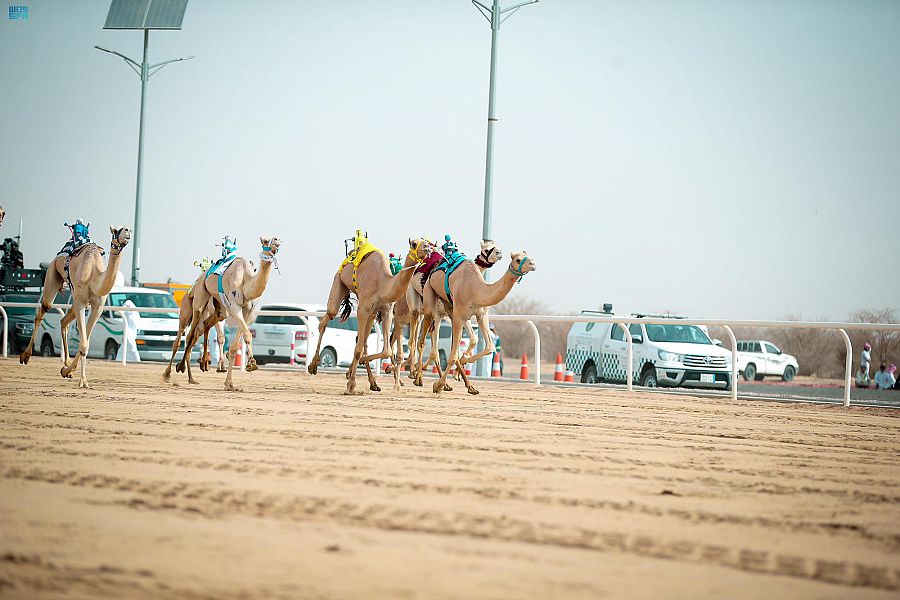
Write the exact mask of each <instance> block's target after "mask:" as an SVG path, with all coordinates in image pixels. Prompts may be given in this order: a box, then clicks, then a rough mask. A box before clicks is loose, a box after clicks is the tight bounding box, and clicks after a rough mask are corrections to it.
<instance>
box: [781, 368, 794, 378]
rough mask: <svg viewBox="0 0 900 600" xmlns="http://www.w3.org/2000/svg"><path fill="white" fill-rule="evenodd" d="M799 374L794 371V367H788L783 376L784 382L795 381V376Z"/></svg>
mask: <svg viewBox="0 0 900 600" xmlns="http://www.w3.org/2000/svg"><path fill="white" fill-rule="evenodd" d="M796 374H797V373H796V372H795V371H794V367H792V366H791V365H788V366H786V367H785V368H784V375H782V376H781V380H782V381H792V380H793V379H794V375H796Z"/></svg>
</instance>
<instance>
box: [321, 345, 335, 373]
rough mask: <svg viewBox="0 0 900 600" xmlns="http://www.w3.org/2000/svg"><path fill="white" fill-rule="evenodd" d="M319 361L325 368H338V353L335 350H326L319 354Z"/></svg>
mask: <svg viewBox="0 0 900 600" xmlns="http://www.w3.org/2000/svg"><path fill="white" fill-rule="evenodd" d="M319 361H320V362H319V364H320V365H321V366H323V367H327V368H329V369H331V368H334V367H336V366H337V352H335V351H334V348H325V349H324V350H322V352H321V353H320V354H319Z"/></svg>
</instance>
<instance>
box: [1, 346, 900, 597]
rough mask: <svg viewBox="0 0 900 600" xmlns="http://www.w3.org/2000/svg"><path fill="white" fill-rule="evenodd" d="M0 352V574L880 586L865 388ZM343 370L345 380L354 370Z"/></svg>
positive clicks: (44, 578)
mask: <svg viewBox="0 0 900 600" xmlns="http://www.w3.org/2000/svg"><path fill="white" fill-rule="evenodd" d="M58 370H59V363H58V362H57V361H55V360H42V359H39V358H37V359H33V362H32V364H30V365H28V366H27V367H20V366H19V365H18V364H16V362H15V361H13V360H11V359H10V360H2V359H0V414H2V422H0V595H4V594H6V595H10V596H13V597H28V598H32V597H86V598H87V597H90V598H98V597H172V598H243V597H271V598H294V597H304V598H377V597H413V598H426V597H428V598H430V597H436V598H509V597H535V598H554V597H559V598H573V597H592V598H596V597H630V598H636V597H661V596H665V597H685V598H687V597H697V596H706V597H717V598H718V597H758V598H771V597H773V595H775V596H781V597H787V596H789V597H815V598H845V597H848V596H850V595H852V596H854V597H872V598H889V597H891V598H896V597H897V594H898V589H900V442H898V439H897V432H898V425H900V420H898V417H896V416H894V415H896V414H897V413H896V412H891V411H888V410H878V409H862V408H851V409H850V410H844V409H842V408H838V407H824V406H798V405H782V404H771V403H759V402H739V403H737V404H733V403H731V402H729V401H725V400H711V399H698V398H688V397H682V396H678V397H673V396H662V395H653V396H649V397H648V396H646V395H644V396H642V395H640V394H637V395H635V396H634V397H632V398H628V397H626V396H625V394H624V393H623V392H618V391H609V390H575V389H571V390H570V389H566V390H562V389H553V390H550V389H540V390H538V389H535V388H533V387H529V386H523V385H520V384H480V387H481V389H482V394H481V395H480V396H478V397H472V396H469V395H467V394H465V393H464V391H463V392H460V391H459V390H464V388H463V387H462V386H461V385H458V386H457V388H456V390H454V391H453V392H451V393H448V394H444V395H442V396H441V397H440V399H437V398H435V397H434V396H433V395H432V394H431V392H430V388H425V389H419V388H413V387H412V386H409V385H408V386H406V387H405V388H404V389H403V390H402V391H401V392H400V393H394V392H391V391H389V390H390V387H391V386H390V381H389V380H388V378H386V377H382V378H381V382H382V387H384V388H385V391H383V392H381V393H378V394H373V393H366V395H363V396H358V397H353V398H348V397H344V396H340V395H339V392H340V391H341V390H342V389H343V386H344V380H343V378H342V377H341V376H336V375H319V376H318V377H311V376H309V375H306V374H305V373H299V372H298V373H271V372H270V373H265V372H256V373H253V374H247V373H241V374H239V375H238V376H237V382H238V385H242V386H243V387H244V389H245V391H244V392H243V393H225V392H224V391H222V390H221V389H220V386H221V383H222V376H221V375H217V374H213V373H205V374H200V379H201V385H199V386H188V385H186V384H185V383H184V380H183V379H182V378H177V379H176V381H178V382H179V383H181V385H180V386H173V385H171V384H162V383H161V382H160V378H159V374H160V372H161V370H162V369H161V367H160V366H159V365H139V366H137V365H130V366H129V367H128V368H127V369H122V368H121V367H120V366H118V365H110V364H105V363H102V362H100V361H91V363H90V370H89V376H90V377H91V383H92V385H93V386H94V389H92V390H78V389H77V388H76V383H77V382H76V381H75V380H68V381H64V380H62V379H61V378H60V377H59V376H58ZM363 380H364V378H363V379H362V380H361V382H360V383H361V387H364V386H363V384H362V381H363Z"/></svg>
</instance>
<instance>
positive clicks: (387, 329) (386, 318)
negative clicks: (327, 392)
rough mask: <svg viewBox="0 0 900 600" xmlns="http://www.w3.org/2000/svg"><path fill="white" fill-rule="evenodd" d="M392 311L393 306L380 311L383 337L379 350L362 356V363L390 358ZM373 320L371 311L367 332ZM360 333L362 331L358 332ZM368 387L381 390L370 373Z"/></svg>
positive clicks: (373, 316) (374, 390)
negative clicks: (370, 321) (370, 320)
mask: <svg viewBox="0 0 900 600" xmlns="http://www.w3.org/2000/svg"><path fill="white" fill-rule="evenodd" d="M393 312H394V311H393V307H389V308H388V309H387V310H382V311H381V315H382V319H381V333H382V335H381V337H382V339H383V343H382V348H381V352H378V353H376V354H369V355H367V356H364V357H363V358H362V361H363V362H364V363H366V364H367V365H368V364H369V361H372V360H383V359H385V358H391V339H390V338H391V323H393V318H394V317H393ZM374 322H375V315H374V313H373V314H372V323H370V324H369V329H367V330H366V331H367V332H368V331H371V330H372V324H374ZM360 335H362V333H360ZM376 388H377V389H376ZM369 389H371V390H372V391H373V392H379V391H381V388H379V387H378V384H377V383H375V375H372V376H371V377H370V378H369Z"/></svg>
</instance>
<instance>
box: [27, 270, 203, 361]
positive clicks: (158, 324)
mask: <svg viewBox="0 0 900 600" xmlns="http://www.w3.org/2000/svg"><path fill="white" fill-rule="evenodd" d="M126 300H131V301H132V302H134V305H135V306H137V307H138V308H171V309H172V312H169V313H149V312H142V313H140V316H141V319H140V329H138V332H137V340H136V341H137V349H138V353H139V354H140V356H141V360H142V361H143V360H159V361H168V360H169V357H170V356H171V355H172V343H173V342H174V341H175V336H176V335H178V305H177V304H175V299H174V298H173V297H172V294H170V293H169V292H165V291H162V290H155V289H151V288H139V287H124V286H116V287H114V288H113V289H112V291H111V292H110V293H109V296H107V298H106V306H122V305H123V304H125V301H126ZM56 303H57V304H69V303H70V297H69V293H68V292H60V293H59V294H58V295H57V297H56ZM61 318H62V315H60V314H59V313H58V312H57V311H55V310H51V311H50V312H48V313H47V314H46V315H45V316H44V320H43V321H42V322H41V327H40V331H39V332H38V335H37V337H36V338H35V346H36V347H38V348H40V352H41V354H42V355H44V356H52V355H59V354H60V353H61V352H62V337H61V336H60V329H59V323H60V319H61ZM123 327H124V319H123V318H122V313H120V312H112V311H108V310H105V311H103V313H102V314H101V315H100V318H99V319H97V324H96V325H95V326H94V330H93V331H92V332H91V342H90V346H89V347H88V356H90V357H96V358H106V359H107V360H115V358H116V353H117V352H118V351H119V345H120V344H121V343H122V329H123ZM78 341H79V334H78V327H77V326H76V322H75V321H72V323H71V324H70V325H69V354H70V355H74V353H75V352H76V351H77V349H78ZM193 352H194V353H197V355H198V356H199V352H198V346H195V347H194V349H193ZM181 354H182V351H181V350H179V352H178V355H177V357H178V358H180V356H181Z"/></svg>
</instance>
